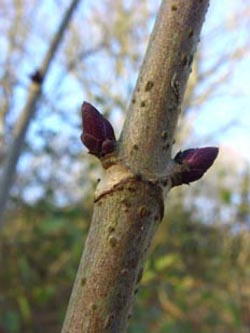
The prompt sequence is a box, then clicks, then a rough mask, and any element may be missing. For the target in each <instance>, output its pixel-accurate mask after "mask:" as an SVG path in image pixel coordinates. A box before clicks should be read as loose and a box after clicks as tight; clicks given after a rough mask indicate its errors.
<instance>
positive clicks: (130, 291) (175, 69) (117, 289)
mask: <svg viewBox="0 0 250 333" xmlns="http://www.w3.org/2000/svg"><path fill="white" fill-rule="evenodd" d="M208 3H209V1H208V0H203V1H202V0H200V1H198V0H173V1H170V0H163V1H162V5H161V7H160V10H159V14H158V17H157V19H156V23H155V27H154V30H153V33H152V35H151V39H150V42H149V46H148V49H147V52H146V56H145V59H144V62H143V65H142V68H141V72H140V74H139V78H138V81H137V85H136V88H135V91H134V94H133V97H132V100H131V103H130V106H129V108H128V114H127V118H126V121H125V124H124V128H123V131H122V135H121V138H120V140H119V142H118V147H117V150H116V153H115V154H114V156H107V158H106V159H105V160H104V161H102V162H103V165H104V167H105V168H106V169H107V170H106V173H105V176H104V178H103V179H102V180H101V182H100V183H99V185H98V187H97V191H96V194H95V205H94V212H93V218H92V222H91V227H90V230H89V234H88V237H87V240H86V243H85V250H84V253H83V256H82V259H81V263H80V266H79V269H78V273H77V276H76V280H75V284H74V287H73V291H72V295H71V298H70V302H69V305H68V310H67V313H66V317H65V321H64V325H63V328H62V332H63V333H66V332H67V333H69V332H70V333H80V332H82V333H83V332H84V333H86V332H88V333H100V332H109V333H123V332H126V328H127V322H128V318H129V316H130V314H131V309H132V305H133V301H134V295H135V293H136V289H137V285H138V283H139V280H140V278H141V276H142V270H143V264H144V261H145V258H146V255H147V251H148V248H149V246H150V243H151V240H152V237H153V235H154V233H155V230H156V229H157V226H158V224H159V223H160V221H161V219H162V216H163V188H162V186H160V185H159V183H158V182H157V180H158V179H160V178H161V177H162V175H165V174H166V170H167V168H168V166H169V165H170V164H171V147H172V144H173V140H174V131H175V127H176V123H177V120H178V115H179V112H180V105H181V102H182V100H183V95H184V91H185V87H186V83H187V79H188V76H189V73H190V68H191V64H192V59H193V56H194V53H195V50H196V47H197V43H198V40H199V35H200V31H201V27H202V23H203V21H204V18H205V13H206V11H207V8H208ZM163 185H165V186H166V192H167V191H168V190H169V187H170V186H168V184H167V182H166V183H165V184H163Z"/></svg>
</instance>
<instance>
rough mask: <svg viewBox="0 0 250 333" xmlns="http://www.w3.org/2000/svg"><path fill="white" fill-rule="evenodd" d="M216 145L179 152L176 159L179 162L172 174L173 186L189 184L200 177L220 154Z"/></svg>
mask: <svg viewBox="0 0 250 333" xmlns="http://www.w3.org/2000/svg"><path fill="white" fill-rule="evenodd" d="M218 152H219V149H218V148H216V147H205V148H195V149H187V150H184V151H183V152H179V153H178V154H177V155H176V156H175V158H174V161H175V162H177V163H178V164H179V166H178V169H177V171H176V172H174V174H173V176H172V181H173V186H177V185H181V184H189V183H191V182H194V181H196V180H198V179H200V178H201V177H202V176H203V175H204V173H205V172H206V171H207V170H208V169H209V168H210V167H211V166H212V164H213V162H214V160H215V159H216V157H217V155H218Z"/></svg>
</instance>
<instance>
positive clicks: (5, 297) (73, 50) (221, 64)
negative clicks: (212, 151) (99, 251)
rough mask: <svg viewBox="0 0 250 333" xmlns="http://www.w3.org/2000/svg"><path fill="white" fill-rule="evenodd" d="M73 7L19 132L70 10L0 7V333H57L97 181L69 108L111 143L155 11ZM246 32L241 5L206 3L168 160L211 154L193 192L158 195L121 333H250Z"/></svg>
mask: <svg viewBox="0 0 250 333" xmlns="http://www.w3.org/2000/svg"><path fill="white" fill-rule="evenodd" d="M78 2H79V3H78V6H77V7H76V8H75V10H74V13H73V15H72V17H71V18H70V20H69V22H68V24H67V26H65V27H64V28H65V29H64V33H63V34H62V36H61V38H60V40H59V41H58V45H59V47H58V49H57V52H54V53H53V54H52V56H51V62H50V66H49V68H48V71H47V72H46V75H44V81H43V85H42V92H41V93H40V95H39V96H37V97H39V98H37V100H36V103H34V105H33V106H32V107H33V111H34V112H33V113H32V114H29V116H28V118H27V119H28V121H26V123H25V122H24V120H23V119H24V118H25V114H26V115H27V101H28V100H29V96H30V94H33V93H34V89H35V88H34V86H35V87H36V86H39V85H37V83H39V80H40V78H39V75H37V76H35V74H39V73H37V72H36V71H37V70H39V69H40V68H41V64H43V62H44V58H45V57H46V54H47V52H48V50H49V49H50V46H51V43H52V40H53V38H54V36H55V35H56V34H57V31H58V27H59V26H60V24H61V21H62V20H63V19H64V17H65V15H66V13H68V11H69V7H68V6H69V5H70V1H69V0H68V1H66V0H44V1H39V0H1V7H0V49H1V52H0V64H1V66H0V82H1V84H0V176H1V182H0V185H1V186H2V188H0V192H1V196H2V197H1V198H2V202H1V205H0V210H1V212H3V210H4V209H6V215H5V217H4V220H3V222H2V226H1V230H0V332H1V333H7V332H8V333H9V332H10V333H21V332H22V333H23V332H25V333H39V332H47V333H50V332H51V333H52V332H53V333H54V332H59V331H60V328H61V325H62V321H63V318H64V314H65V310H66V306H67V303H68V299H69V295H70V292H71V288H72V285H73V281H74V277H75V273H76V269H77V267H78V263H79V259H80V255H81V252H82V248H83V244H84V240H85V237H86V234H87V231H88V228H89V223H90V220H91V212H92V208H93V194H94V190H95V186H96V181H97V178H99V177H100V176H101V173H102V170H101V167H100V165H99V163H98V161H97V159H95V158H94V157H93V156H90V155H88V154H87V152H86V149H85V148H84V147H83V146H82V144H81V142H80V139H79V137H80V134H81V118H80V106H81V104H82V102H83V100H87V101H89V102H90V103H92V104H93V105H95V106H96V107H97V108H98V109H99V110H100V111H101V112H102V113H104V114H105V116H107V117H108V118H109V119H110V121H111V122H112V124H113V126H114V128H115V131H116V134H117V136H119V133H120V131H121V129H122V124H123V121H124V117H125V116H126V114H125V112H126V108H127V106H128V104H129V100H130V97H131V94H132V91H133V87H134V85H135V82H136V79H137V74H138V71H139V68H140V65H141V63H142V59H143V56H144V52H145V49H146V46H147V42H148V38H149V35H150V32H151V29H152V27H153V23H154V20H155V16H156V13H157V10H158V8H159V3H160V2H159V0H157V1H155V0H154V1H153V0H144V1H141V2H134V1H128V0H126V1H125V0H102V1H100V0H97V1H94V2H91V1H89V0H86V1H84V0H82V1H78ZM249 21H250V3H249V2H248V1H243V0H242V1H240V0H239V1H237V2H236V1H233V0H227V1H226V0H222V1H211V5H210V8H209V11H208V15H207V18H206V21H205V25H204V27H203V31H202V36H201V41H200V44H199V48H198V52H197V56H196V58H195V59H194V63H193V70H192V74H191V77H190V80H189V84H188V87H187V91H186V96H185V101H184V103H183V109H182V114H181V118H180V121H179V125H178V131H177V133H176V143H175V145H174V147H173V155H174V154H175V153H176V152H177V151H178V150H180V149H186V148H191V147H192V148H195V147H202V146H204V145H216V146H219V147H220V154H219V158H218V159H217V160H216V162H215V164H214V166H213V167H212V168H211V170H209V172H208V173H207V174H206V175H205V177H204V178H203V179H202V180H200V181H199V182H197V183H194V184H192V185H190V186H182V187H180V188H176V189H174V190H173V191H171V193H170V194H169V196H168V198H167V200H166V201H167V209H166V212H165V217H164V220H163V222H162V223H161V226H160V228H159V230H158V232H157V234H156V237H155V239H154V243H153V245H152V248H151V254H150V257H149V259H148V261H147V263H146V268H145V273H144V277H143V279H142V284H141V287H140V289H139V291H138V295H137V303H136V306H135V311H134V314H133V316H132V318H131V319H130V326H129V331H128V332H129V333H144V332H155V333H167V332H169V333H182V332H183V333H184V332H185V333H189V332H190V333H191V332H192V333H193V332H200V333H208V332H209V333H211V332H213V333H224V332H225V333H231V332H232V333H236V332H237V333H247V332H248V333H249V332H250V204H249V203H250V168H249V163H250V155H249V140H250V137H249V128H250V113H249V111H248V110H249V109H250V94H249V82H250V79H249V76H250V69H249V68H250V57H249V55H250V39H249ZM32 81H33V83H32ZM23 124H24V125H27V124H28V125H27V126H26V127H25V126H24V132H23V133H24V136H23V137H24V139H25V140H24V144H23V145H22V147H19V149H18V150H17V157H18V158H16V162H18V163H16V165H14V168H12V169H13V175H12V181H10V182H9V184H8V189H9V190H10V191H9V192H10V193H7V192H8V191H6V189H4V185H3V183H4V180H6V179H7V178H6V175H8V161H9V160H8V159H9V156H11V154H13V149H15V147H17V145H16V144H17V142H16V141H17V140H16V138H17V136H16V133H18V131H19V130H20V128H21V127H22V126H23ZM15 140H16V141H15ZM12 164H13V163H12ZM14 164H15V163H14ZM12 167H13V165H12ZM10 178H11V177H10ZM11 184H12V186H11ZM6 196H7V197H8V196H9V199H8V202H7V205H4V204H3V202H4V199H5V197H6ZM4 206H5V207H4Z"/></svg>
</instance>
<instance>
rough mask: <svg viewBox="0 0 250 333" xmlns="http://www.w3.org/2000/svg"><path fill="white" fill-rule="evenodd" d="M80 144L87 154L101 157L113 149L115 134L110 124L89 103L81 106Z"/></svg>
mask: <svg viewBox="0 0 250 333" xmlns="http://www.w3.org/2000/svg"><path fill="white" fill-rule="evenodd" d="M81 111H82V127H83V133H82V135H81V140H82V143H83V144H84V145H85V146H86V147H87V148H88V149H89V153H90V154H93V155H95V156H97V157H102V156H104V155H106V154H108V153H111V152H112V151H113V150H114V148H115V142H116V140H115V134H114V130H113V127H112V125H111V124H110V122H109V121H108V120H107V119H105V118H104V117H103V115H102V114H101V113H100V112H99V111H98V110H97V109H96V108H95V107H94V106H92V105H91V104H90V103H87V102H84V103H83V105H82V110H81Z"/></svg>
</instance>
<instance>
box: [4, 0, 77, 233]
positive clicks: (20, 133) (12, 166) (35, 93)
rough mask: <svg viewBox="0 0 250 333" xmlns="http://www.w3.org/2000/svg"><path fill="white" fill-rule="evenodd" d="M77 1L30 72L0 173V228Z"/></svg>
mask: <svg viewBox="0 0 250 333" xmlns="http://www.w3.org/2000/svg"><path fill="white" fill-rule="evenodd" d="M79 2H80V0H73V1H72V3H71V5H70V6H69V8H68V9H67V11H66V13H65V15H64V17H63V19H62V21H61V24H60V26H59V28H58V31H57V32H56V34H55V36H54V38H53V40H52V42H51V45H50V47H49V49H48V52H47V53H46V55H45V57H44V60H43V62H42V64H41V67H40V69H39V70H37V71H36V72H34V74H32V76H31V84H30V87H29V92H28V97H27V102H26V104H25V106H24V108H23V110H22V112H21V115H20V117H19V119H18V121H17V123H16V125H15V127H14V129H13V141H12V143H11V146H10V148H9V153H8V156H7V157H6V162H5V165H4V169H3V173H2V180H1V183H0V228H1V227H2V226H3V224H4V213H5V209H6V204H7V200H8V196H9V192H10V189H11V186H12V183H13V179H14V176H15V172H16V166H17V163H18V160H19V157H20V155H21V152H22V147H23V144H24V140H25V136H26V133H27V130H28V128H29V125H30V122H31V119H32V118H33V117H34V114H35V111H36V104H37V102H38V100H39V98H40V96H41V91H42V83H43V80H44V79H45V77H46V75H47V73H48V70H49V66H50V64H51V61H52V60H53V58H54V56H55V53H56V51H57V49H58V47H59V45H60V43H61V41H62V39H63V36H64V34H65V31H66V29H67V27H68V25H69V22H70V20H71V18H72V15H73V13H74V10H75V9H76V6H77V5H78V3H79Z"/></svg>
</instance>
